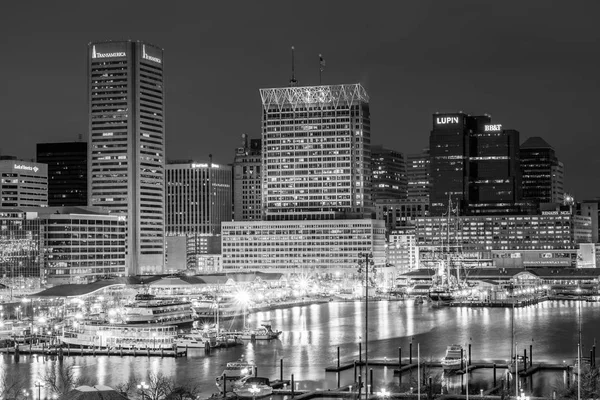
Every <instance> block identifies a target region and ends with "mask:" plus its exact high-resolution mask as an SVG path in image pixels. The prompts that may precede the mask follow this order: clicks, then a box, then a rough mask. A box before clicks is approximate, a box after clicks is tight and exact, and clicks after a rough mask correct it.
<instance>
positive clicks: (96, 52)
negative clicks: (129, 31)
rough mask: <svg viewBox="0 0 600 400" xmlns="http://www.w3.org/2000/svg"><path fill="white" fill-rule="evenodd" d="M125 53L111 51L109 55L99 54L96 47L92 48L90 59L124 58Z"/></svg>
mask: <svg viewBox="0 0 600 400" xmlns="http://www.w3.org/2000/svg"><path fill="white" fill-rule="evenodd" d="M126 56H127V53H125V52H124V51H113V52H111V53H100V52H99V51H96V46H95V45H94V46H92V58H112V57H126Z"/></svg>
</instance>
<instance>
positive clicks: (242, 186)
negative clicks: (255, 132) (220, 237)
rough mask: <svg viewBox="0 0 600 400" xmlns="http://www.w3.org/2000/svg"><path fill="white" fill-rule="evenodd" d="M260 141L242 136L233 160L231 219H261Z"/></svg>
mask: <svg viewBox="0 0 600 400" xmlns="http://www.w3.org/2000/svg"><path fill="white" fill-rule="evenodd" d="M261 168H262V140H261V139H249V138H248V135H246V134H242V146H240V147H238V148H237V149H236V151H235V158H234V160H233V219H234V220H235V221H260V220H261V219H262V212H263V211H262V190H261V187H262V173H261Z"/></svg>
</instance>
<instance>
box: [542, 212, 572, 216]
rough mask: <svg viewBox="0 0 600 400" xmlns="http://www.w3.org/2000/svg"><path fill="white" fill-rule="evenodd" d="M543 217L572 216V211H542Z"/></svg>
mask: <svg viewBox="0 0 600 400" xmlns="http://www.w3.org/2000/svg"><path fill="white" fill-rule="evenodd" d="M542 215H571V211H542Z"/></svg>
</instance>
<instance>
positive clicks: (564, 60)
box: [0, 1, 600, 200]
mask: <svg viewBox="0 0 600 400" xmlns="http://www.w3.org/2000/svg"><path fill="white" fill-rule="evenodd" d="M116 4H117V3H112V2H110V1H109V2H107V3H106V7H105V10H104V9H102V10H96V11H95V14H94V15H93V18H89V17H88V11H87V9H86V7H83V6H80V5H78V4H77V3H69V2H62V3H60V4H52V6H51V7H52V8H51V9H49V10H46V12H44V7H46V5H45V4H43V3H39V7H37V10H38V11H39V12H38V13H36V15H29V13H28V9H26V8H24V7H23V6H22V5H20V4H11V5H9V6H8V8H9V12H10V13H11V14H12V15H13V16H14V18H11V19H10V21H7V24H4V27H3V29H4V30H5V32H6V33H8V35H7V36H9V37H13V38H14V40H10V41H7V42H6V43H5V47H4V49H5V52H6V53H7V54H11V57H10V58H7V59H6V61H5V62H4V63H3V66H2V70H3V72H4V74H5V76H12V77H13V79H11V80H9V82H8V85H7V88H6V89H5V90H4V91H3V94H2V96H1V100H0V106H2V108H3V110H5V113H4V114H3V116H2V120H3V126H4V130H3V131H2V133H3V137H4V138H5V139H6V138H8V137H19V136H23V137H25V136H26V137H27V138H28V139H30V140H29V141H27V142H25V141H23V142H20V141H8V143H7V144H5V145H4V146H2V149H1V151H2V153H3V154H11V155H15V156H17V157H19V158H25V159H32V158H34V156H35V146H33V145H32V143H42V142H52V141H73V140H76V138H77V137H78V135H80V134H84V133H85V131H86V121H87V114H86V111H85V98H86V89H85V74H86V68H85V48H86V45H87V43H89V42H92V41H96V40H124V39H125V40H126V39H131V40H144V41H148V42H150V43H157V44H158V45H159V46H161V47H162V48H164V49H165V52H166V57H167V58H168V60H169V62H168V66H166V69H165V71H166V72H165V74H166V78H165V79H166V98H168V99H169V100H168V104H169V106H168V108H167V111H166V114H167V117H166V121H167V129H166V131H167V134H166V137H167V145H166V148H167V158H168V159H192V158H194V159H208V154H213V157H214V160H215V162H218V163H231V162H232V161H233V158H234V154H235V146H232V145H231V143H233V142H237V141H238V138H239V136H240V135H241V134H242V133H246V134H248V135H249V136H250V137H251V138H257V137H259V136H260V118H258V117H257V111H258V110H260V96H259V89H260V88H274V87H281V86H285V85H286V84H287V82H288V80H289V79H290V75H291V54H290V46H292V45H294V46H295V47H296V54H295V57H296V78H297V79H298V81H299V82H298V84H299V85H300V86H305V85H315V84H317V83H318V82H319V57H318V55H319V53H321V54H323V59H324V60H326V66H325V70H324V72H323V74H322V75H323V84H343V83H350V82H360V83H361V84H363V85H364V86H365V88H366V90H367V91H368V92H369V94H370V97H371V104H372V114H373V118H372V119H373V124H372V125H373V126H372V133H373V143H374V144H380V145H383V146H385V147H387V148H391V149H394V150H396V151H400V152H402V153H404V154H411V153H417V152H419V151H420V150H421V149H422V148H425V147H427V141H428V134H429V130H430V125H429V121H430V118H431V114H432V113H434V112H436V111H439V112H458V111H464V112H466V113H470V114H472V115H481V114H484V113H489V114H491V115H492V117H493V118H494V120H495V121H499V122H500V123H503V124H504V125H506V126H511V127H514V129H517V130H519V131H520V132H521V142H523V141H525V140H526V139H527V138H529V137H532V136H541V137H542V138H544V139H545V140H546V141H547V142H548V143H549V144H550V145H552V146H553V147H554V148H555V149H556V150H557V155H558V156H559V158H560V159H561V160H563V161H564V164H565V182H566V188H565V189H566V191H567V192H570V193H573V194H574V195H575V196H576V198H577V199H578V200H583V199H587V198H593V197H597V196H598V195H599V194H600V193H599V192H598V191H597V189H596V187H597V186H598V185H597V183H598V178H597V177H596V176H595V175H594V169H595V168H593V167H594V166H595V165H596V164H597V161H596V159H595V158H594V153H593V149H594V148H595V147H596V146H597V145H598V139H597V137H596V135H594V131H595V123H594V120H593V112H592V108H591V107H592V105H593V104H594V95H595V93H596V92H597V91H598V83H597V80H596V79H595V71H596V70H597V69H598V66H599V64H600V57H599V56H598V55H597V54H595V53H593V52H592V51H591V50H590V48H591V47H590V44H592V43H594V42H595V41H597V39H598V36H599V33H598V32H597V31H596V30H594V29H593V26H594V21H593V19H592V18H593V15H594V14H595V13H594V12H593V9H595V8H597V7H598V5H596V4H594V3H591V2H588V3H586V2H581V3H579V4H581V5H583V6H584V7H574V6H564V7H556V6H549V5H546V3H545V2H532V3H529V10H524V9H523V8H522V7H516V3H511V2H507V3H502V4H480V2H471V1H460V2H453V3H452V4H451V5H449V4H433V3H431V2H419V3H418V4H417V5H409V4H402V5H397V4H392V5H390V4H385V3H375V4H374V5H373V7H370V8H369V9H368V10H364V12H365V14H364V15H363V18H362V19H363V20H364V21H365V23H364V25H361V24H358V25H357V24H348V23H346V22H345V21H349V20H351V19H349V18H350V17H351V16H352V15H354V12H355V10H356V9H357V8H356V7H352V4H351V3H344V4H345V6H344V7H340V3H336V2H330V3H327V4H326V5H320V6H319V10H320V12H321V17H320V18H314V15H313V14H314V10H315V7H314V6H313V5H312V4H311V3H308V4H306V5H304V6H300V5H298V6H294V7H291V6H290V5H289V4H286V3H284V4H280V3H268V4H270V5H271V7H267V5H268V4H265V7H264V8H257V9H253V8H252V6H248V5H245V4H240V5H239V7H238V8H237V11H236V12H235V13H229V12H227V11H228V10H226V9H223V8H221V7H222V6H220V5H213V6H211V7H214V8H215V9H211V10H203V9H199V10H197V11H199V12H201V11H205V13H204V14H206V17H203V16H202V15H204V14H202V15H201V16H200V17H198V16H197V15H196V13H194V12H192V11H195V10H194V7H202V6H198V5H192V4H190V5H189V7H181V8H180V9H178V10H174V9H169V8H165V9H164V10H163V11H164V12H161V13H158V12H156V10H157V7H158V6H160V7H161V8H162V7H163V4H162V3H153V2H149V3H145V4H148V7H147V8H146V7H144V8H139V7H137V6H136V5H135V4H136V3H134V2H132V3H128V4H125V5H123V4H120V5H119V10H120V12H119V13H118V14H114V13H111V12H110V10H111V9H113V6H114V5H116ZM153 5H154V6H153ZM246 7H250V9H246ZM266 10H268V12H267V11H266ZM292 11H293V12H294V14H295V17H294V18H293V19H290V18H288V16H289V15H290V14H289V13H290V12H292ZM24 13H27V14H26V15H27V17H26V18H25V14H24ZM38 15H39V16H41V15H44V18H43V19H42V18H41V17H38ZM242 15H243V16H244V17H241V16H242ZM48 16H51V17H52V18H47V17H48ZM109 16H110V29H108V25H106V24H105V23H104V24H103V22H102V21H105V20H106V18H108V17H109ZM133 16H136V18H133ZM215 16H216V17H215ZM267 20H268V21H269V23H266V21H267ZM17 21H18V25H17ZM304 23H313V24H314V29H300V27H301V25H302V24H304ZM105 25H106V26H105ZM157 26H160V27H161V28H160V29H157ZM429 26H435V28H436V29H434V30H430V29H428V27H429ZM442 31H443V32H444V35H443V37H442V36H441V35H440V34H439V32H442ZM240 32H244V34H243V35H240V34H239V33H240ZM272 32H277V34H276V35H272V34H270V33H272ZM470 32H477V35H474V34H471V33H470ZM340 38H347V40H340ZM460 48H462V49H463V50H462V51H461V50H459V49H460ZM472 48H476V49H478V50H479V51H476V52H472V51H469V52H466V51H465V49H472ZM32 50H33V51H32ZM40 58H42V59H52V60H53V63H43V64H42V63H39V60H40ZM65 88H66V89H65ZM233 93H235V95H236V97H237V99H236V104H238V105H237V106H236V107H228V104H229V102H230V97H231V96H232V94H233ZM31 112H33V113H35V114H36V115H38V116H39V118H27V115H29V113H31ZM199 117H200V121H201V123H198V122H199V121H198V119H199ZM215 137H218V138H219V139H213V138H215ZM590 165H591V167H590Z"/></svg>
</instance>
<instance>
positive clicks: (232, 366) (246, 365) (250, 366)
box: [216, 360, 256, 388]
mask: <svg viewBox="0 0 600 400" xmlns="http://www.w3.org/2000/svg"><path fill="white" fill-rule="evenodd" d="M255 370H256V365H255V364H254V362H252V361H244V360H239V361H233V362H228V363H227V365H226V366H225V369H224V370H223V372H222V373H221V375H219V376H218V377H217V382H216V384H217V387H219V388H221V387H222V386H223V380H224V379H226V380H228V381H237V380H240V379H242V378H249V377H251V376H253V375H254V372H255Z"/></svg>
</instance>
